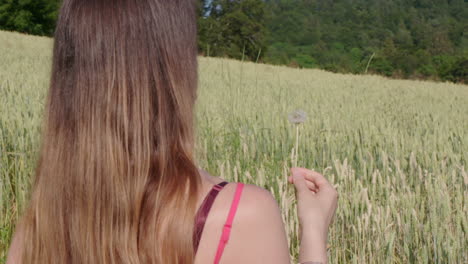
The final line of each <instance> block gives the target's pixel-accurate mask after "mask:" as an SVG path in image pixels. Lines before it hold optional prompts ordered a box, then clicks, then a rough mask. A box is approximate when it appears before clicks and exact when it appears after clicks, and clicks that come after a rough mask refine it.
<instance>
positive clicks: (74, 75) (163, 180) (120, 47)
mask: <svg viewBox="0 0 468 264" xmlns="http://www.w3.org/2000/svg"><path fill="white" fill-rule="evenodd" d="M196 34H197V28H196V4H195V0H112V1H108V0H64V1H63V4H62V7H61V9H60V13H59V19H58V22H57V28H56V32H55V36H54V48H53V65H52V74H51V81H50V87H49V88H50V89H49V92H48V97H47V102H46V108H45V114H44V116H45V119H44V125H43V132H42V133H43V134H42V141H41V147H40V156H39V159H38V164H37V167H36V172H35V178H34V183H33V186H32V193H31V198H30V202H29V205H28V207H27V209H26V211H25V213H24V216H23V219H22V221H21V223H20V225H21V226H22V229H23V231H24V232H23V241H24V247H23V248H24V253H23V255H22V262H23V263H48V264H49V263H70V264H74V263H87V264H91V263H184V264H186V263H193V259H194V250H193V241H192V234H193V226H194V215H195V210H196V208H195V207H196V203H197V199H196V197H198V192H199V189H200V184H201V178H200V174H199V172H198V169H197V166H196V165H195V161H194V157H193V146H194V135H193V118H194V114H193V108H194V103H195V100H196V89H197V67H198V64H197V45H196Z"/></svg>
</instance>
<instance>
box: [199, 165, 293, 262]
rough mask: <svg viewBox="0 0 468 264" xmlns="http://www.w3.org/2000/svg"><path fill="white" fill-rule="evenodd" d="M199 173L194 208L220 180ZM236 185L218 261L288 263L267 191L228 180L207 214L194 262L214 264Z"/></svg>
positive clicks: (281, 227)
mask: <svg viewBox="0 0 468 264" xmlns="http://www.w3.org/2000/svg"><path fill="white" fill-rule="evenodd" d="M201 175H202V176H203V177H202V179H203V186H204V187H203V191H202V195H201V197H200V198H199V201H198V205H199V207H198V208H201V207H200V206H202V202H203V200H204V199H205V197H207V195H208V193H209V192H210V191H211V190H212V188H213V186H215V185H216V184H219V183H222V182H223V181H224V179H221V178H217V177H213V176H211V175H209V174H208V173H207V172H205V171H201ZM239 185H243V188H242V190H241V195H240V199H239V203H238V206H237V210H236V211H235V215H234V218H233V222H232V227H231V232H230V234H229V240H228V242H227V244H226V246H225V248H224V251H223V252H222V255H221V258H220V263H226V264H228V263H278V264H280V263H281V264H283V263H290V259H289V251H288V245H287V239H286V233H285V229H284V224H283V221H282V219H281V214H280V211H279V208H278V205H277V203H276V201H275V199H274V198H273V196H272V195H271V193H270V192H268V191H267V190H265V189H262V188H260V187H258V186H255V185H250V184H242V183H235V182H229V183H228V184H226V185H225V186H224V187H223V188H222V189H221V190H220V191H219V193H218V194H217V196H216V198H215V199H214V202H213V205H212V207H211V209H210V211H209V213H208V216H207V218H206V222H205V225H204V228H203V232H202V235H201V239H200V244H199V246H198V250H197V253H196V257H195V264H202V263H215V262H214V261H215V259H216V254H217V252H218V251H219V244H220V242H221V236H222V232H223V228H224V225H225V224H226V221H227V220H228V215H229V212H230V210H231V209H232V205H233V202H234V203H235V196H236V195H235V194H236V190H237V191H238V192H239V189H240V188H239ZM218 254H219V253H218Z"/></svg>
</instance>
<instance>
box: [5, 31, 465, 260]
mask: <svg viewBox="0 0 468 264" xmlns="http://www.w3.org/2000/svg"><path fill="white" fill-rule="evenodd" d="M51 48H52V41H51V40H50V39H48V38H40V37H32V36H26V35H21V34H18V33H10V32H0V263H3V262H4V261H5V258H6V252H7V249H8V246H9V243H10V239H11V235H12V232H13V230H14V225H15V221H16V219H17V217H18V214H19V213H20V212H21V211H22V209H23V208H24V204H25V200H26V197H27V192H28V186H29V183H30V180H31V175H32V173H33V169H34V160H35V157H36V151H37V147H38V140H39V137H38V136H39V134H38V133H39V128H40V122H41V119H42V110H43V107H44V98H45V94H46V92H47V86H48V79H49V72H50V61H51ZM199 70H200V78H199V99H198V105H197V109H196V110H197V132H198V143H197V155H198V160H199V164H200V166H202V167H203V168H205V169H207V170H208V171H209V172H211V173H212V174H214V175H218V176H221V177H223V178H225V179H227V180H230V181H243V182H246V183H254V184H256V185H259V186H262V187H264V188H266V189H269V190H270V191H271V192H273V194H274V195H275V197H276V198H277V200H278V203H279V205H280V207H281V208H282V211H283V217H284V221H285V223H286V227H287V231H288V235H289V239H290V245H291V255H292V256H293V257H296V256H297V252H298V245H297V228H298V225H297V219H296V218H295V217H294V215H295V209H294V201H293V199H292V197H293V194H294V192H293V189H292V187H291V186H288V185H287V184H286V177H287V173H288V168H289V167H290V166H291V163H292V162H293V161H292V158H291V157H294V156H293V155H291V153H292V149H293V147H294V145H295V141H296V139H295V136H296V129H295V127H293V125H291V124H290V123H289V122H288V119H287V115H288V113H290V112H292V111H293V110H296V109H303V110H304V111H305V112H306V113H307V114H308V120H307V121H306V122H305V123H304V124H303V125H302V126H301V127H300V131H299V132H300V133H299V135H300V138H299V148H298V160H297V164H298V166H301V167H307V168H314V169H315V170H318V171H320V172H323V173H324V175H325V176H326V177H327V178H328V179H329V180H330V181H331V182H333V184H335V186H336V187H337V189H338V191H339V193H340V200H339V204H338V209H337V215H336V218H335V222H334V225H333V226H332V229H331V231H330V236H329V243H330V251H329V256H330V263H463V262H465V263H466V261H467V260H468V253H467V251H466V248H468V243H467V241H468V236H467V227H468V217H467V216H468V208H467V203H466V199H467V197H468V195H467V194H468V172H467V170H468V168H467V160H468V87H467V86H462V85H455V84H448V83H447V84H444V83H432V82H421V81H400V80H389V79H385V78H383V77H378V76H356V75H342V74H333V73H329V72H325V71H320V70H310V69H309V70H306V69H292V68H287V67H278V66H271V65H262V64H254V63H243V62H240V61H234V60H224V59H215V58H202V57H201V58H200V69H199ZM233 232H235V229H234V230H233ZM463 248H465V250H463Z"/></svg>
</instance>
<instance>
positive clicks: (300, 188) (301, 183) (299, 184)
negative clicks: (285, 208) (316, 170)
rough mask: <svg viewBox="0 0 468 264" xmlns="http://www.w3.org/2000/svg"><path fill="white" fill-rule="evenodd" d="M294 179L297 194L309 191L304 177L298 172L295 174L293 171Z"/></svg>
mask: <svg viewBox="0 0 468 264" xmlns="http://www.w3.org/2000/svg"><path fill="white" fill-rule="evenodd" d="M292 178H293V183H294V187H296V190H297V193H302V192H305V191H307V190H309V188H308V187H307V184H306V180H305V178H304V175H302V174H300V173H298V172H294V170H293V172H292Z"/></svg>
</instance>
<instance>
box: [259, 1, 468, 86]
mask: <svg viewBox="0 0 468 264" xmlns="http://www.w3.org/2000/svg"><path fill="white" fill-rule="evenodd" d="M267 7H268V11H267V12H269V16H268V17H270V18H271V19H269V20H268V21H267V28H268V30H269V33H270V34H269V36H270V38H269V39H268V44H269V51H268V53H267V54H266V56H265V57H266V58H265V60H266V61H267V62H270V63H280V64H285V63H286V64H296V65H299V66H302V67H320V68H325V69H328V70H332V71H339V72H353V73H362V72H366V70H369V71H373V72H378V73H382V74H384V75H387V76H395V77H405V78H406V77H432V78H437V77H438V78H440V79H443V80H450V81H464V82H468V79H467V78H468V73H467V69H468V2H466V1H464V0H445V1H440V0H391V1H388V0H333V1H332V0H269V1H268V4H267ZM371 57H372V60H371ZM368 64H369V66H368ZM367 66H368V69H367Z"/></svg>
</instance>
